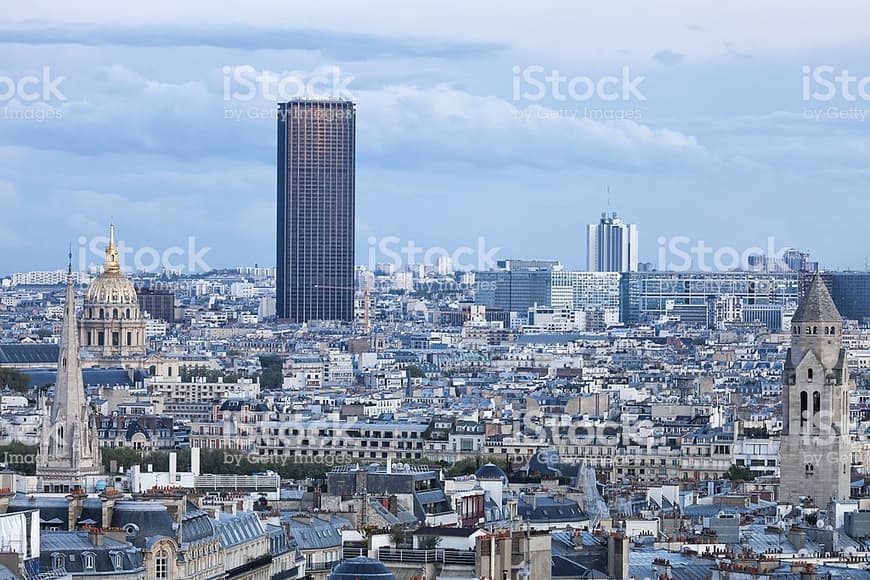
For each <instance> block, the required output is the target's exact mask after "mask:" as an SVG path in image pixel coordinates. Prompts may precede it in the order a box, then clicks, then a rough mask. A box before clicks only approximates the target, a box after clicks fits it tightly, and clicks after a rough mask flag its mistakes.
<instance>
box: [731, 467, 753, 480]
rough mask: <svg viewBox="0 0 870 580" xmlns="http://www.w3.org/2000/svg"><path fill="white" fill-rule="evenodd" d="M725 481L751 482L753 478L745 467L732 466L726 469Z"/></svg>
mask: <svg viewBox="0 0 870 580" xmlns="http://www.w3.org/2000/svg"><path fill="white" fill-rule="evenodd" d="M725 479H730V480H732V481H735V480H742V481H752V480H753V479H755V477H753V475H752V470H751V469H749V468H748V467H746V466H745V465H732V466H731V467H729V468H728V472H727V473H726V474H725Z"/></svg>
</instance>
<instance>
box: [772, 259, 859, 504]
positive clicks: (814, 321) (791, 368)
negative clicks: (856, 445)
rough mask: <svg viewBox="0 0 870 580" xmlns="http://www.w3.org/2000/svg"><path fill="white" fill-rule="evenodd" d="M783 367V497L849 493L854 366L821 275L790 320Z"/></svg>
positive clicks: (821, 500)
mask: <svg viewBox="0 0 870 580" xmlns="http://www.w3.org/2000/svg"><path fill="white" fill-rule="evenodd" d="M791 328H792V334H791V348H790V349H789V351H788V354H787V355H786V361H785V367H784V369H783V390H782V409H783V411H782V414H783V419H782V420H783V426H782V444H781V446H780V454H781V455H780V471H781V481H780V500H781V501H785V502H790V503H793V504H797V503H799V502H800V500H801V498H812V501H813V503H814V504H815V505H816V506H820V507H821V506H825V507H827V505H828V501H829V500H831V499H848V498H849V485H850V482H851V471H850V461H851V448H850V439H849V370H848V368H847V365H846V351H845V349H844V348H843V319H842V317H841V316H840V313H839V311H838V310H837V307H836V306H835V305H834V301H833V300H832V299H831V295H830V293H829V292H828V289H827V288H826V287H825V283H824V282H823V281H822V278H821V276H819V275H816V276H814V277H813V280H812V282H811V284H810V287H809V289H808V290H807V292H806V294H805V295H804V297H803V299H802V300H801V303H800V305H799V306H798V309H797V310H796V311H795V313H794V316H793V317H792V322H791Z"/></svg>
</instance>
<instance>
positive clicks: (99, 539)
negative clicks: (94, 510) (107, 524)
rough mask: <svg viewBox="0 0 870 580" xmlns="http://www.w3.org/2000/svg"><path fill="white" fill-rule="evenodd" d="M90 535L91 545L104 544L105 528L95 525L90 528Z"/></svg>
mask: <svg viewBox="0 0 870 580" xmlns="http://www.w3.org/2000/svg"><path fill="white" fill-rule="evenodd" d="M88 537H89V538H90V540H91V545H93V546H97V547H99V546H102V545H103V530H102V529H101V528H97V527H93V528H91V529H90V533H89V534H88Z"/></svg>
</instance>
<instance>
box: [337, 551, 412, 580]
mask: <svg viewBox="0 0 870 580" xmlns="http://www.w3.org/2000/svg"><path fill="white" fill-rule="evenodd" d="M329 580H396V577H395V576H394V575H393V573H392V572H390V571H389V569H387V567H386V566H384V565H383V564H381V563H380V562H379V561H378V560H372V559H371V558H366V557H363V556H360V557H359V558H352V559H350V560H346V561H344V562H342V563H341V564H339V565H338V566H336V568H335V570H333V571H332V574H330V575H329Z"/></svg>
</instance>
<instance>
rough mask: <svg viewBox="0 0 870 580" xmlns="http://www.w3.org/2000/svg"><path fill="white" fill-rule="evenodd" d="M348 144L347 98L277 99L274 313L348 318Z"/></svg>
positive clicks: (292, 317) (352, 112)
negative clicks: (276, 229) (276, 240)
mask: <svg viewBox="0 0 870 580" xmlns="http://www.w3.org/2000/svg"><path fill="white" fill-rule="evenodd" d="M355 149H356V107H355V105H354V103H352V102H350V101H346V100H342V99H297V100H292V101H289V102H287V103H281V104H279V106H278V261H277V296H276V308H277V315H278V317H279V318H282V319H286V320H288V321H290V322H308V321H310V320H344V321H351V320H353V279H354V278H353V266H354V214H355V211H354V208H355V205H354V204H355V192H354V182H355V179H354V174H355Z"/></svg>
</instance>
